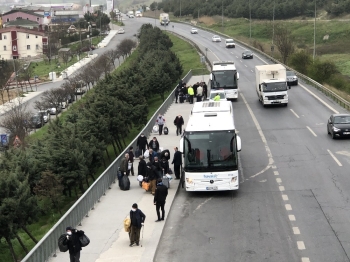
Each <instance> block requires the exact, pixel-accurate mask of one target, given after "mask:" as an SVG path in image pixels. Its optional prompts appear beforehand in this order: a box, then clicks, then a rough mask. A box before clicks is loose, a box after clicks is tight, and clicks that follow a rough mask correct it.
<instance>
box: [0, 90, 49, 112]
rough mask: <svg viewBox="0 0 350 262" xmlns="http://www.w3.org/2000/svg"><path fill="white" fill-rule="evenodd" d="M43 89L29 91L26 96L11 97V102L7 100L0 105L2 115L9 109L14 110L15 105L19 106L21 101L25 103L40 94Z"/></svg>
mask: <svg viewBox="0 0 350 262" xmlns="http://www.w3.org/2000/svg"><path fill="white" fill-rule="evenodd" d="M42 92H43V91H34V92H28V93H26V94H25V96H24V97H16V98H14V99H11V101H10V102H6V103H5V104H3V105H0V116H1V115H3V114H5V113H6V112H8V111H9V110H12V109H13V108H14V107H16V106H18V105H19V104H20V103H21V104H24V103H26V102H28V101H29V100H31V99H32V98H34V97H36V96H38V95H40V94H41V93H42Z"/></svg>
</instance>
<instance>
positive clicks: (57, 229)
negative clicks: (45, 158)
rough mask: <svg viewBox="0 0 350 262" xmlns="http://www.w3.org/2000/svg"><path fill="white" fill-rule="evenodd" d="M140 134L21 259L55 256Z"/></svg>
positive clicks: (114, 175) (147, 131)
mask: <svg viewBox="0 0 350 262" xmlns="http://www.w3.org/2000/svg"><path fill="white" fill-rule="evenodd" d="M191 76H192V71H189V72H188V73H187V75H186V76H185V77H184V78H183V81H184V82H188V80H189V79H190V78H191ZM174 92H175V88H174V89H173V91H172V92H171V93H170V95H169V96H168V98H167V99H166V100H165V101H164V102H163V104H162V105H161V106H160V107H159V108H158V110H157V111H156V112H155V113H154V115H153V116H152V117H151V119H150V120H149V121H148V123H147V124H146V126H145V127H144V129H143V130H142V131H141V132H140V133H139V135H138V136H140V135H141V133H143V134H144V135H145V136H146V137H147V136H149V135H150V134H151V132H152V129H153V126H154V124H155V122H156V118H157V116H158V114H159V113H162V114H165V112H166V111H167V110H168V108H169V107H170V105H171V104H172V103H173V102H174V98H175V95H174ZM138 136H137V137H136V138H135V139H134V140H133V141H132V142H131V143H130V144H129V145H128V146H127V147H126V149H125V150H124V151H123V152H122V153H121V154H120V155H119V156H118V157H117V158H116V159H115V160H114V161H113V163H112V164H111V165H110V166H109V167H108V168H107V169H106V170H105V171H104V172H103V173H102V174H101V176H100V177H99V178H98V179H97V180H96V181H95V182H94V183H93V184H92V185H91V186H90V187H89V188H88V189H87V190H86V192H85V193H84V194H83V195H82V196H81V197H80V198H79V199H78V200H77V202H75V204H74V205H73V206H72V207H71V208H70V209H69V210H68V211H67V212H66V213H65V214H64V215H63V216H62V218H61V219H60V220H59V221H58V222H57V223H56V224H55V225H54V226H53V227H52V228H51V229H50V230H49V232H47V233H46V234H45V236H44V237H43V238H42V239H41V240H40V241H39V242H38V243H37V244H36V245H35V246H34V248H33V249H32V250H31V251H30V252H29V253H28V254H27V255H26V256H25V257H24V258H23V260H22V262H39V261H47V260H48V259H49V257H50V256H53V257H56V250H57V240H58V238H59V237H60V235H61V234H62V233H64V232H66V226H67V225H73V226H75V225H81V221H82V220H83V219H84V217H88V216H89V212H90V210H93V209H94V206H95V205H96V203H98V202H100V198H101V197H102V196H103V195H105V193H106V191H107V190H108V189H111V187H110V186H111V185H112V183H115V181H116V178H117V171H118V167H119V166H120V161H121V159H122V156H123V155H124V154H125V153H126V152H127V151H128V148H129V147H130V146H134V147H136V142H137V138H138Z"/></svg>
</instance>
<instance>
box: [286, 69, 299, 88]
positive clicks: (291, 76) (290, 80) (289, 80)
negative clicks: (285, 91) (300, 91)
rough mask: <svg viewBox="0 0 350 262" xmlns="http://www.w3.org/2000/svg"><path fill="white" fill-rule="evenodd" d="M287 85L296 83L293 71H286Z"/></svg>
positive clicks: (296, 78) (296, 79)
mask: <svg viewBox="0 0 350 262" xmlns="http://www.w3.org/2000/svg"><path fill="white" fill-rule="evenodd" d="M286 73H287V85H288V86H292V85H296V86H297V85H298V77H297V75H296V74H295V73H294V72H293V71H287V72H286Z"/></svg>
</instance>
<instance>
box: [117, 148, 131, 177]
mask: <svg viewBox="0 0 350 262" xmlns="http://www.w3.org/2000/svg"><path fill="white" fill-rule="evenodd" d="M128 163H129V154H128V153H126V154H125V158H123V159H122V161H121V163H120V169H119V170H120V172H121V173H122V175H123V176H124V175H128Z"/></svg>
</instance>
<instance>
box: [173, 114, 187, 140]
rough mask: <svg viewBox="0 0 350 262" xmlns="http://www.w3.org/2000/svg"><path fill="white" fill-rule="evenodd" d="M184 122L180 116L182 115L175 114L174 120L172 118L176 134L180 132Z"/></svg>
mask: <svg viewBox="0 0 350 262" xmlns="http://www.w3.org/2000/svg"><path fill="white" fill-rule="evenodd" d="M184 124H185V121H184V119H183V118H182V115H178V116H176V118H175V120H174V125H175V126H176V135H177V136H178V135H180V136H181V134H182V126H183V125H184Z"/></svg>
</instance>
